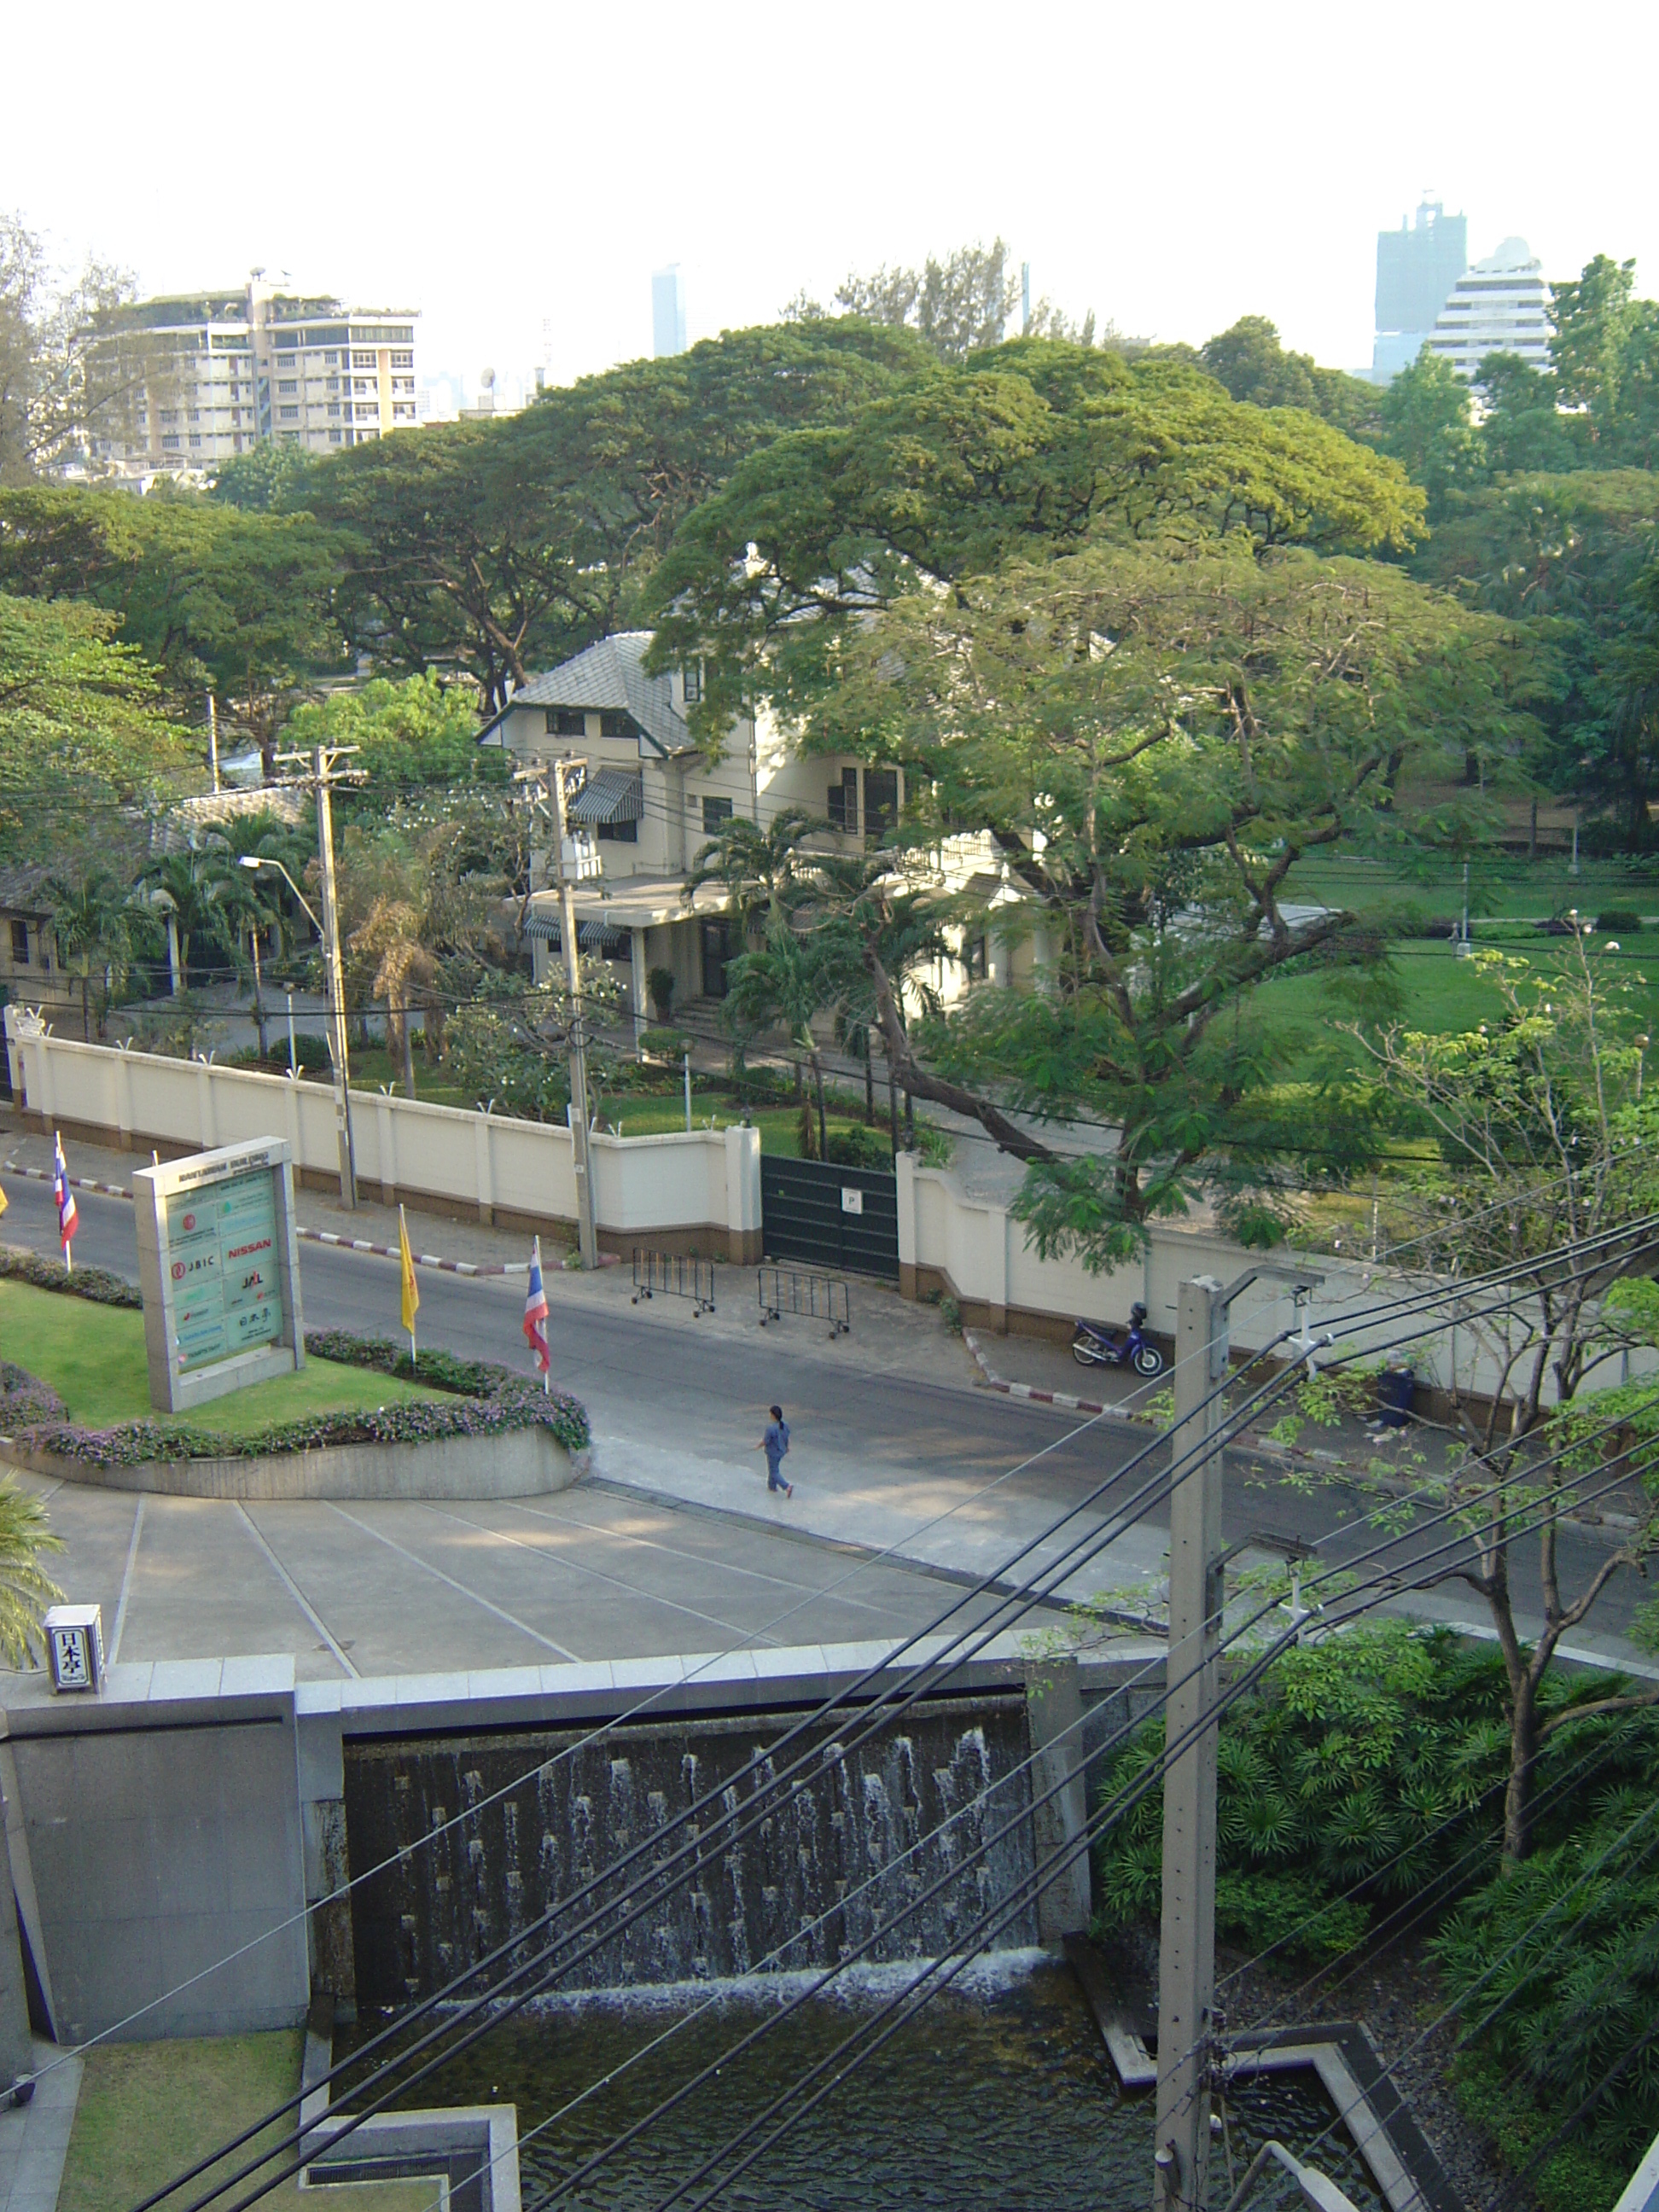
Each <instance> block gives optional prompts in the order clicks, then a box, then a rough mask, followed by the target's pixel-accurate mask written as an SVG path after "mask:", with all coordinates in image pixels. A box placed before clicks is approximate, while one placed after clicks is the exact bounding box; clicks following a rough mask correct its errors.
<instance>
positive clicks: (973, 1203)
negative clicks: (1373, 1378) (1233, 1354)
mask: <svg viewBox="0 0 1659 2212" xmlns="http://www.w3.org/2000/svg"><path fill="white" fill-rule="evenodd" d="M898 1221H899V1274H900V1280H901V1283H902V1285H903V1288H904V1290H905V1292H906V1294H907V1296H909V1297H915V1296H917V1295H919V1294H921V1292H924V1291H927V1290H929V1289H932V1288H935V1287H938V1288H941V1289H945V1290H948V1291H950V1292H951V1295H952V1296H953V1297H956V1298H957V1301H958V1302H959V1303H960V1304H962V1305H963V1308H964V1309H965V1310H966V1318H968V1319H969V1321H970V1322H975V1323H976V1324H982V1325H984V1326H986V1327H988V1328H992V1329H998V1330H1009V1329H1012V1330H1015V1331H1017V1332H1021V1333H1028V1334H1042V1335H1050V1336H1060V1335H1063V1336H1069V1335H1070V1333H1071V1325H1072V1323H1073V1321H1075V1320H1076V1319H1077V1318H1078V1317H1079V1316H1084V1317H1085V1318H1087V1319H1088V1320H1090V1321H1094V1322H1111V1323H1114V1324H1116V1325H1119V1326H1124V1325H1127V1322H1128V1318H1129V1308H1130V1307H1131V1306H1132V1305H1133V1304H1134V1302H1135V1300H1136V1299H1137V1298H1139V1299H1140V1300H1142V1301H1143V1302H1144V1303H1145V1304H1146V1310H1147V1314H1148V1327H1149V1328H1150V1329H1151V1331H1152V1334H1154V1335H1158V1336H1162V1337H1164V1338H1165V1339H1168V1338H1170V1337H1172V1336H1173V1335H1174V1334H1175V1323H1176V1294H1177V1291H1178V1290H1179V1287H1180V1285H1181V1284H1182V1283H1183V1282H1185V1281H1187V1280H1188V1279H1190V1278H1191V1277H1193V1276H1194V1275H1212V1276H1214V1277H1216V1278H1217V1279H1218V1280H1219V1281H1221V1282H1222V1283H1228V1282H1231V1281H1232V1280H1233V1279H1235V1278H1236V1277H1237V1276H1238V1275H1241V1274H1243V1273H1244V1272H1245V1270H1246V1269H1247V1268H1249V1267H1254V1266H1257V1265H1264V1266H1267V1267H1284V1266H1285V1265H1286V1264H1289V1263H1294V1262H1297V1261H1303V1260H1305V1261H1306V1263H1307V1265H1308V1267H1310V1270H1311V1271H1312V1272H1314V1273H1318V1274H1322V1275H1323V1277H1324V1280H1323V1282H1322V1283H1321V1284H1320V1285H1318V1287H1317V1288H1316V1290H1314V1291H1313V1292H1312V1293H1311V1295H1310V1297H1309V1299H1308V1302H1307V1304H1306V1306H1305V1307H1304V1313H1305V1315H1306V1316H1307V1320H1308V1322H1309V1325H1310V1327H1311V1328H1312V1329H1313V1331H1314V1333H1315V1334H1316V1335H1317V1334H1320V1333H1322V1331H1324V1330H1326V1329H1329V1328H1335V1327H1341V1326H1344V1325H1345V1324H1346V1323H1347V1322H1350V1321H1351V1319H1352V1317H1354V1316H1357V1315H1358V1314H1359V1313H1361V1312H1363V1311H1364V1310H1367V1309H1369V1308H1371V1307H1375V1306H1376V1305H1379V1304H1385V1303H1387V1302H1389V1301H1391V1300H1395V1299H1398V1298H1403V1297H1412V1296H1414V1295H1415V1294H1417V1293H1419V1292H1422V1291H1432V1290H1434V1289H1436V1288H1437V1287H1438V1288H1443V1287H1445V1285H1443V1284H1437V1280H1436V1279H1435V1278H1434V1277H1433V1276H1431V1275H1428V1274H1412V1273H1407V1272H1405V1271H1404V1270H1401V1269H1397V1268H1391V1267H1370V1266H1368V1265H1366V1264H1365V1263H1364V1261H1358V1260H1350V1259H1346V1258H1344V1257H1342V1256H1341V1255H1330V1254H1326V1255H1322V1254H1319V1253H1306V1254H1302V1253H1290V1252H1285V1251H1283V1250H1280V1251H1277V1252H1269V1253H1253V1252H1247V1251H1246V1250H1245V1249H1243V1247H1242V1246H1241V1245H1238V1244H1235V1243H1232V1242H1231V1240H1230V1239H1228V1238H1226V1237H1218V1236H1216V1235H1214V1234H1213V1233H1212V1232H1206V1231H1202V1230H1194V1229H1185V1228H1182V1227H1180V1226H1178V1225H1176V1224H1174V1223H1171V1222H1155V1223H1154V1224H1153V1225H1152V1232H1151V1237H1150V1239H1149V1243H1148V1249H1147V1251H1146V1256H1145V1258H1144V1259H1142V1260H1139V1261H1135V1262H1134V1263H1133V1265H1131V1266H1128V1267H1116V1268H1113V1269H1111V1270H1110V1271H1109V1272H1108V1273H1104V1274H1100V1275H1091V1274H1090V1273H1088V1271H1087V1270H1086V1269H1085V1267H1084V1266H1083V1265H1082V1263H1081V1261H1078V1260H1076V1259H1070V1260H1042V1259H1040V1258H1039V1257H1038V1255H1037V1253H1036V1249H1035V1248H1034V1247H1032V1246H1030V1245H1029V1244H1028V1243H1026V1232H1025V1225H1024V1222H1022V1221H1018V1220H1016V1219H1015V1218H1013V1217H1012V1215H1011V1214H1010V1213H1009V1212H1007V1210H1006V1207H1004V1206H1000V1205H998V1204H996V1203H995V1202H994V1201H993V1200H988V1199H984V1198H975V1197H971V1196H969V1194H967V1193H965V1192H964V1191H963V1190H962V1189H961V1188H960V1187H959V1186H958V1185H957V1181H956V1178H955V1177H954V1176H952V1175H951V1173H950V1172H949V1170H945V1169H942V1168H928V1167H923V1166H921V1164H919V1163H918V1161H917V1159H916V1158H915V1155H914V1154H913V1153H908V1152H906V1153H901V1154H900V1156H899V1160H898ZM1481 1303H1482V1302H1481V1301H1480V1300H1479V1299H1471V1300H1470V1301H1469V1306H1468V1309H1466V1310H1465V1311H1464V1314H1463V1317H1462V1320H1461V1321H1460V1322H1458V1324H1457V1325H1456V1326H1455V1327H1447V1328H1440V1329H1437V1331H1435V1332H1434V1333H1433V1334H1429V1335H1425V1336H1420V1337H1417V1338H1414V1339H1413V1340H1412V1341H1411V1342H1410V1343H1409V1344H1407V1345H1402V1346H1400V1356H1401V1358H1404V1359H1405V1360H1406V1361H1407V1364H1409V1365H1410V1366H1411V1367H1412V1369H1413V1371H1414V1372H1415V1374H1416V1376H1417V1378H1418V1381H1419V1383H1421V1384H1424V1385H1425V1386H1427V1387H1428V1388H1430V1389H1449V1387H1450V1384H1451V1381H1452V1377H1453V1374H1454V1371H1455V1376H1456V1379H1457V1383H1458V1386H1459V1388H1460V1389H1462V1390H1463V1391H1465V1392H1468V1393H1469V1394H1471V1395H1474V1396H1477V1397H1480V1396H1486V1395H1490V1394H1491V1392H1492V1389H1494V1388H1495V1387H1496V1386H1497V1382H1498V1372H1499V1364H1498V1357H1497V1356H1496V1349H1495V1340H1494V1334H1493V1332H1494V1329H1495V1328H1496V1326H1497V1323H1496V1322H1494V1320H1493V1319H1492V1318H1491V1317H1489V1316H1488V1317H1485V1318H1482V1317H1480V1316H1477V1315H1475V1314H1474V1311H1473V1309H1474V1308H1476V1307H1478V1306H1479V1305H1480V1304H1481ZM1230 1322H1231V1330H1230V1334H1231V1342H1232V1345H1233V1346H1234V1348H1235V1350H1237V1351H1241V1352H1259V1351H1261V1350H1262V1349H1263V1348H1264V1346H1267V1344H1268V1343H1270V1342H1271V1340H1273V1338H1274V1337H1276V1336H1277V1335H1279V1333H1280V1332H1281V1331H1282V1330H1285V1329H1291V1328H1297V1326H1298V1320H1297V1311H1296V1308H1295V1305H1294V1303H1293V1301H1292V1299H1291V1293H1290V1291H1289V1289H1288V1288H1287V1287H1286V1286H1285V1285H1283V1284H1282V1283H1279V1282H1275V1281H1273V1280H1271V1279H1261V1280H1258V1281H1256V1282H1255V1283H1252V1284H1251V1285H1249V1288H1248V1289H1247V1290H1245V1291H1243V1292H1242V1293H1241V1294H1240V1296H1239V1297H1238V1298H1237V1301H1236V1302H1235V1304H1234V1305H1233V1307H1232V1309H1231V1315H1230ZM1415 1325H1416V1324H1415V1323H1414V1322H1413V1321H1412V1320H1410V1319H1405V1318H1402V1317H1401V1316H1399V1315H1398V1314H1395V1315H1392V1316H1384V1317H1383V1319H1382V1320H1380V1321H1379V1322H1376V1324H1374V1325H1371V1326H1370V1327H1367V1328H1364V1329H1362V1330H1360V1331H1358V1332H1357V1333H1356V1334H1353V1335H1347V1334H1345V1335H1344V1337H1343V1339H1342V1341H1343V1343H1344V1345H1345V1346H1347V1347H1349V1348H1351V1349H1354V1350H1357V1351H1359V1352H1373V1353H1376V1352H1381V1351H1382V1350H1383V1347H1384V1346H1389V1345H1390V1344H1392V1343H1393V1342H1394V1340H1396V1339H1397V1338H1398V1337H1399V1336H1400V1335H1401V1333H1402V1332H1403V1331H1404V1330H1405V1329H1407V1328H1412V1327H1413V1326H1415ZM1656 1371H1659V1352H1652V1351H1649V1350H1646V1349H1644V1350H1640V1351H1633V1352H1632V1353H1631V1354H1630V1356H1629V1358H1628V1362H1627V1363H1626V1362H1621V1361H1620V1359H1617V1358H1615V1359H1610V1360H1608V1361H1607V1362H1606V1363H1604V1364H1603V1365H1602V1366H1601V1367H1600V1368H1599V1369H1597V1370H1595V1371H1594V1372H1593V1373H1592V1375H1591V1376H1590V1378H1589V1384H1588V1386H1587V1387H1589V1388H1591V1389H1595V1388H1598V1387H1600V1388H1606V1387H1607V1386H1608V1385H1609V1384H1612V1383H1618V1382H1620V1381H1621V1380H1622V1379H1624V1376H1626V1374H1629V1375H1632V1376H1634V1375H1641V1374H1651V1373H1654V1372H1656ZM1546 1395H1547V1397H1553V1384H1552V1385H1551V1386H1549V1387H1548V1388H1547V1392H1546Z"/></svg>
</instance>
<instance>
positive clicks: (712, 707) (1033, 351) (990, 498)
mask: <svg viewBox="0 0 1659 2212" xmlns="http://www.w3.org/2000/svg"><path fill="white" fill-rule="evenodd" d="M1422 511H1423V501H1422V495H1421V494H1420V493H1419V492H1418V491H1417V490H1416V489H1414V488H1413V486H1412V485H1411V484H1410V483H1407V479H1406V477H1405V475H1404V473H1403V471H1401V469H1400V468H1399V467H1398V466H1397V465H1395V464H1394V463H1393V462H1391V461H1389V460H1386V459H1383V458H1381V457H1380V456H1378V455H1376V454H1375V453H1370V452H1368V451H1367V450H1366V449H1365V448H1364V447H1361V446H1358V445H1356V444H1355V443H1354V442H1353V441H1352V440H1351V439H1349V438H1346V437H1345V436H1343V435H1342V434H1341V433H1340V431H1338V430H1335V429H1333V428H1331V427H1330V426H1329V425H1328V424H1327V423H1324V422H1319V421H1317V420H1316V419H1315V418H1314V417H1312V416H1309V415H1307V414H1305V413H1304V412H1302V411H1301V410H1293V409H1262V408H1259V407H1255V406H1249V405H1241V404H1239V403H1238V402H1237V401H1235V400H1233V399H1231V398H1228V396H1227V394H1226V393H1225V392H1223V391H1222V390H1221V389H1220V388H1219V386H1218V385H1217V384H1216V383H1215V382H1214V380H1212V378H1210V377H1208V376H1206V375H1204V374H1201V373H1199V372H1196V371H1194V370H1193V369H1191V368H1186V367H1183V366H1182V365H1180V364H1178V363H1171V362H1159V361H1155V360H1148V361H1142V362H1136V363H1135V364H1133V366H1130V365H1127V364H1126V363H1125V362H1123V361H1121V359H1120V358H1119V357H1118V356H1115V355H1114V354H1110V353H1104V352H1101V351H1098V350H1091V349H1083V348H1081V347H1078V346H1073V345H1066V344H1060V343H1054V342H1053V341H1050V340H1043V339H1033V338H1024V339H1016V340H1014V341H1012V343H1010V344H1008V345H1006V346H1003V347H1000V348H999V349H996V350H995V351H994V352H990V353H985V354H979V355H975V357H974V359H973V360H972V361H971V362H969V364H968V366H967V367H966V368H944V369H940V370H939V371H937V372H936V373H935V374H933V375H931V376H928V377H925V378H922V379H920V380H915V382H913V383H911V384H910V385H908V386H905V387H904V388H903V389H902V390H901V391H898V392H894V393H892V394H890V396H887V397H884V398H877V399H875V400H872V402H871V403H870V404H868V405H866V407H865V408H864V409H863V410H862V411H861V412H860V414H859V415H857V416H855V417H854V419H853V420H852V421H851V422H848V423H847V424H846V425H844V426H842V427H838V428H827V429H815V430H806V431H799V432H796V433H795V434H793V435H790V436H787V437H783V438H780V439H778V440H777V441H775V442H774V443H773V444H772V445H770V446H769V447H766V448H765V449H764V450H763V452H761V453H757V454H756V455H755V456H754V457H753V458H752V459H750V460H749V461H748V462H746V463H745V464H744V465H743V466H742V467H741V468H739V469H738V471H736V472H735V473H734V475H733V476H732V479H731V481H730V482H729V483H727V484H726V486H725V487H724V489H721V490H720V491H719V492H717V493H715V494H714V495H713V496H712V497H710V498H708V499H706V500H705V501H703V502H702V505H701V506H700V507H697V508H696V509H695V510H694V511H693V512H692V513H691V514H690V516H689V517H688V519H687V520H686V521H685V522H684V524H682V526H681V527H680V530H679V532H678V535H677V537H676V539H675V543H674V545H673V548H672V550H671V552H670V554H669V556H668V557H667V558H666V559H665V561H664V562H662V564H661V566H660V568H659V569H658V571H657V573H656V575H655V577H654V578H653V585H652V592H651V601H652V604H653V605H654V607H655V609H656V611H657V617H658V631H657V643H656V653H657V655H658V658H659V660H660V661H662V662H664V663H666V662H668V661H671V660H673V659H690V658H693V657H696V658H701V659H702V660H703V662H704V664H705V686H704V700H703V704H702V708H700V709H697V710H696V712H695V713H694V717H693V720H694V726H696V727H698V728H700V729H701V730H702V731H703V732H705V733H706V734H707V735H708V738H709V739H710V742H711V743H717V742H719V739H720V735H721V733H723V732H724V731H725V730H726V728H727V727H728V726H729V724H730V720H731V718H732V714H734V713H740V712H744V711H746V710H748V709H749V708H750V707H751V706H752V705H753V703H754V702H755V701H757V699H759V698H761V697H763V696H764V697H768V698H769V699H770V700H771V701H772V702H773V703H774V704H775V705H776V706H778V707H780V708H782V709H784V710H785V711H787V712H801V711H805V708H806V707H807V706H808V705H809V704H810V702H811V701H812V700H813V699H814V698H815V697H816V696H817V693H818V691H819V690H820V689H821V688H822V684H823V681H824V677H825V670H826V666H827V661H826V655H828V654H829V653H832V652H833V649H834V642H835V641H836V638H837V637H838V636H839V635H841V634H842V631H843V630H844V629H846V628H847V627H848V625H849V624H852V625H857V624H860V623H864V622H866V620H867V619H868V618H869V617H871V616H872V615H873V614H875V613H877V612H878V611H880V610H881V609H883V608H884V607H886V606H888V605H891V604H892V603H893V602H894V601H895V600H896V599H897V598H899V597H901V596H902V595H903V594H904V593H906V592H909V591H911V590H913V589H914V588H915V587H916V586H919V585H932V586H939V585H948V584H951V583H954V582H956V581H957V580H960V579H963V578H964V577H967V576H971V575H981V574H988V573H990V572H991V571H992V570H994V568H996V567H997V566H998V565H999V564H1000V563H1001V562H1004V561H1006V560H1008V559H1011V558H1015V557H1021V556H1027V557H1029V556H1032V555H1034V554H1039V555H1040V554H1042V552H1045V551H1047V552H1052V553H1054V554H1056V555H1058V554H1061V553H1065V552H1067V551H1070V550H1075V549H1076V548H1077V547H1079V546H1080V545H1082V544H1086V543H1087V542H1089V541H1090V540H1091V539H1093V538H1103V537H1109V538H1118V539H1120V540H1126V541H1127V540H1133V539H1138V538H1147V537H1149V536H1153V535H1165V536H1171V535H1173V536H1179V537H1183V538H1189V539H1191V540H1192V541H1194V542H1198V541H1201V540H1205V539H1209V538H1224V537H1226V536H1229V535H1236V536H1237V537H1238V538H1240V539H1241V540H1242V541H1245V542H1248V543H1249V545H1250V546H1252V547H1253V548H1255V549H1256V550H1265V549H1267V548H1269V547H1273V546H1277V545H1282V544H1307V545H1313V546H1318V547H1321V548H1323V549H1327V550H1332V551H1343V550H1352V551H1356V552H1360V551H1370V550H1376V549H1378V548H1383V547H1389V548H1404V547H1406V546H1408V545H1409V544H1411V543H1412V542H1413V539H1414V538H1415V537H1416V535H1417V534H1418V532H1419V528H1420V524H1421V517H1422Z"/></svg>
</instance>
